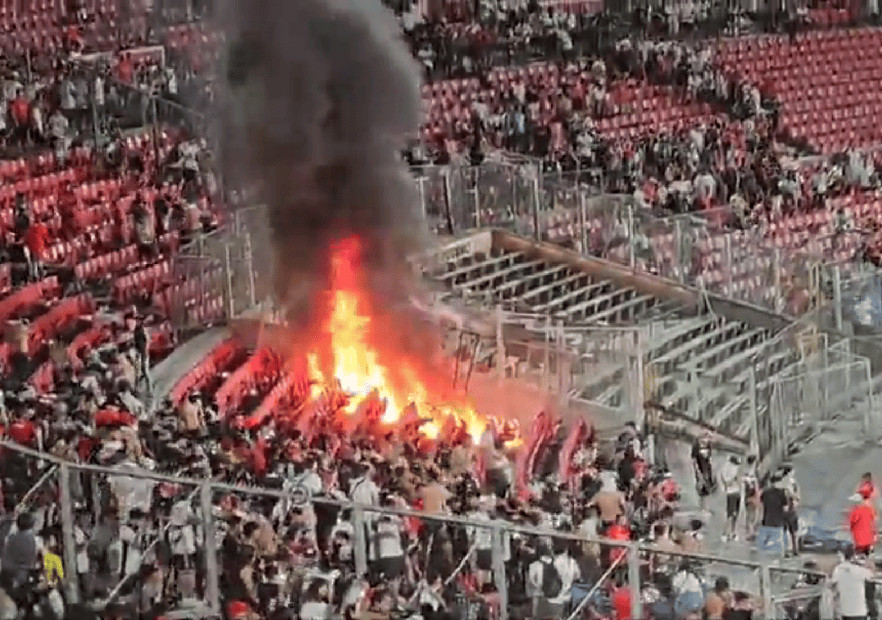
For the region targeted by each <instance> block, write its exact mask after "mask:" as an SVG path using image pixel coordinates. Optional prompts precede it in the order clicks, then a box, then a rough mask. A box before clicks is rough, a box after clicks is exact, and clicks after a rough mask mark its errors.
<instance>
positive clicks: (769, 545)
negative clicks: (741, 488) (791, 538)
mask: <svg viewBox="0 0 882 620" xmlns="http://www.w3.org/2000/svg"><path fill="white" fill-rule="evenodd" d="M771 482H772V483H771V484H770V485H769V486H768V487H767V488H766V489H765V490H764V491H763V493H762V495H761V496H760V502H761V503H762V506H763V520H762V525H760V527H759V529H758V530H757V533H756V546H757V549H759V550H760V551H770V552H772V553H775V554H777V555H783V554H784V551H785V550H786V548H787V546H786V542H785V540H786V539H785V528H786V526H787V510H788V508H789V506H790V499H789V498H788V496H787V491H786V490H785V489H784V488H783V486H782V481H781V478H780V476H777V475H776V476H775V477H774V478H772V481H771Z"/></svg>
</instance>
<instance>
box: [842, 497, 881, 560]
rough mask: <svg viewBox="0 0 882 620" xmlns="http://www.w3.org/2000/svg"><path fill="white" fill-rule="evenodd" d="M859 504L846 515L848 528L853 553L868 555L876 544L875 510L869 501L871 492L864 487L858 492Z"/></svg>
mask: <svg viewBox="0 0 882 620" xmlns="http://www.w3.org/2000/svg"><path fill="white" fill-rule="evenodd" d="M858 493H859V494H860V496H861V501H860V503H859V504H858V505H857V506H855V507H854V508H852V509H851V513H850V514H849V515H848V527H849V529H850V530H851V540H852V542H853V543H854V550H855V553H857V554H860V555H869V554H870V553H871V552H872V551H873V546H874V545H875V544H876V531H877V516H876V508H875V507H874V506H873V503H872V501H871V498H872V490H871V489H870V488H868V487H866V486H864V485H861V488H860V489H859V490H858Z"/></svg>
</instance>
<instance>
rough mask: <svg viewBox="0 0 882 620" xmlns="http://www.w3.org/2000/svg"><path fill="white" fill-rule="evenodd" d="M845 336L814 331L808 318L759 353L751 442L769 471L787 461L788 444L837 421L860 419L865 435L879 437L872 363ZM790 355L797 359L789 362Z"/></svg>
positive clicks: (881, 423)
mask: <svg viewBox="0 0 882 620" xmlns="http://www.w3.org/2000/svg"><path fill="white" fill-rule="evenodd" d="M851 348H852V343H851V341H850V340H849V339H847V338H839V339H835V338H834V337H833V336H831V335H829V334H827V333H822V332H819V331H818V328H817V324H816V322H814V321H813V320H812V319H811V318H806V319H804V320H802V321H797V322H794V323H792V324H791V325H790V326H788V327H787V328H785V329H783V330H781V331H780V332H779V333H778V334H777V335H776V336H775V338H773V339H771V340H769V341H768V342H767V343H766V344H765V346H764V348H763V351H762V354H761V355H760V354H758V356H757V359H756V363H755V366H754V368H755V374H756V376H758V377H761V379H762V380H761V381H758V382H754V384H753V388H754V390H755V402H756V420H755V422H754V437H755V442H754V445H755V447H756V449H757V454H758V456H759V457H760V459H762V460H763V461H764V463H765V464H766V467H764V469H765V470H768V469H769V468H770V467H776V466H777V465H778V464H780V463H781V462H782V461H784V460H786V458H787V457H788V455H789V454H790V451H791V449H792V447H793V444H794V443H796V442H799V441H805V440H807V439H809V438H810V437H811V436H813V435H814V434H816V433H818V432H820V431H822V430H824V429H825V428H826V427H827V426H828V425H830V424H832V423H834V422H836V421H839V420H844V419H847V420H856V421H860V423H861V425H862V429H863V433H864V434H865V436H867V437H878V436H879V433H880V432H882V420H880V419H879V412H878V411H877V410H876V406H875V405H876V400H875V399H876V394H875V388H876V383H875V381H874V375H873V372H872V366H871V362H870V360H869V359H868V358H867V357H864V356H861V355H856V354H855V353H854V352H853V351H852V350H851ZM794 356H796V357H797V359H798V361H797V363H790V362H791V361H792V360H793V358H794Z"/></svg>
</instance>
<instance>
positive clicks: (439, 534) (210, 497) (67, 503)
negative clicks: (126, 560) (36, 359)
mask: <svg viewBox="0 0 882 620" xmlns="http://www.w3.org/2000/svg"><path fill="white" fill-rule="evenodd" d="M2 446H3V448H4V449H6V450H8V451H9V454H10V455H14V456H15V458H17V459H19V461H23V462H24V465H25V467H36V466H37V464H42V466H43V467H46V469H47V470H49V471H48V473H46V474H45V475H46V477H47V478H48V481H47V480H44V481H42V482H41V483H40V484H41V485H48V484H50V482H49V481H51V484H54V485H56V486H57V490H58V500H57V501H58V503H59V505H58V511H57V514H58V521H57V523H47V526H52V525H57V526H59V529H60V531H61V541H60V542H61V556H62V557H63V561H64V566H65V567H66V568H65V571H64V584H63V585H64V588H65V591H66V596H67V600H68V601H69V602H79V601H83V600H85V599H84V596H83V594H84V591H85V589H86V584H85V583H82V581H86V580H91V579H93V578H98V579H101V578H102V577H104V575H103V573H102V571H103V570H105V569H101V568H96V569H95V570H93V571H89V572H82V570H76V569H75V567H77V566H78V559H77V554H78V553H79V552H80V550H81V549H83V547H84V545H83V544H82V543H79V542H78V538H77V534H76V532H77V531H78V530H79V531H80V532H81V533H85V534H87V535H88V533H89V532H88V525H87V522H88V521H90V515H89V512H88V511H84V508H88V507H89V506H88V504H89V503H92V504H93V505H92V506H91V508H92V511H93V514H94V515H95V516H94V519H95V521H96V522H99V521H100V520H101V519H102V518H103V516H102V515H105V514H107V513H106V512H104V511H105V510H106V509H107V507H108V506H115V508H116V512H115V514H114V518H118V520H119V521H118V523H119V527H122V528H128V530H130V531H134V532H135V533H136V536H135V538H134V541H135V542H134V543H132V544H133V545H135V546H134V547H131V548H129V549H128V550H127V552H125V553H124V555H125V554H131V553H135V552H141V551H143V554H142V553H137V554H136V556H135V557H136V560H135V561H134V562H133V564H132V565H131V566H129V568H128V569H127V570H125V569H124V570H123V571H122V572H121V573H120V574H118V575H116V576H115V577H114V579H112V580H111V581H110V582H109V583H107V584H105V585H107V586H109V587H110V591H111V597H110V598H111V599H125V598H132V597H135V598H138V597H140V596H143V595H144V593H145V592H146V591H147V590H149V588H148V587H147V585H148V584H145V583H144V582H141V583H137V582H139V581H141V579H142V577H140V576H139V575H140V574H141V568H140V565H141V564H143V563H147V559H148V555H149V550H151V549H154V548H155V547H156V546H157V544H160V543H161V544H168V541H169V540H172V541H173V542H172V543H171V544H172V545H174V544H177V543H175V542H174V541H175V540H177V538H176V537H175V536H169V535H170V534H175V533H177V532H178V531H179V530H181V529H182V528H188V527H196V528H198V529H199V530H200V531H199V534H200V535H199V536H196V537H195V538H194V541H195V542H194V543H193V546H192V547H191V549H190V550H192V552H193V553H194V554H195V555H197V556H198V557H200V558H201V566H198V567H192V566H191V567H189V568H188V567H187V566H186V564H185V565H184V568H181V562H182V561H184V559H183V557H182V555H183V554H182V552H178V551H176V550H175V547H174V546H172V548H171V552H170V554H171V556H175V557H176V559H175V560H172V559H171V558H170V557H165V558H161V557H160V555H157V556H156V557H155V558H154V559H151V560H150V563H152V564H154V566H160V567H161V568H163V569H167V570H168V571H169V573H171V572H172V571H176V573H175V577H174V583H175V585H174V587H176V588H179V589H183V590H184V591H185V593H191V592H192V593H194V594H195V593H196V592H201V593H202V595H201V596H196V597H195V600H191V601H190V606H189V607H188V608H187V614H186V615H188V616H189V617H208V616H214V615H218V614H219V613H220V610H221V609H222V604H223V602H224V601H223V595H222V590H221V587H220V579H221V576H222V574H223V570H224V569H223V562H221V560H222V559H224V558H220V557H218V550H219V549H221V545H220V542H221V538H220V536H219V521H221V520H223V519H224V514H223V506H225V502H226V501H227V500H228V499H229V498H231V497H238V498H240V499H241V501H242V502H243V503H242V504H240V506H247V505H249V504H251V503H255V504H260V505H262V506H263V508H264V511H265V512H266V513H267V514H269V513H271V512H273V510H274V508H275V507H276V504H277V503H279V502H282V505H281V510H282V512H283V513H286V511H287V510H290V508H292V507H300V508H301V509H307V508H309V509H312V510H315V511H325V512H323V514H333V513H340V511H346V513H347V514H348V515H350V516H349V517H348V523H350V524H351V525H352V532H353V534H354V541H353V549H352V551H353V555H352V558H351V560H348V561H347V563H346V564H347V565H348V567H349V568H348V569H347V570H354V573H355V574H356V575H362V574H367V572H368V571H369V570H371V569H372V566H373V564H372V560H371V555H370V550H371V543H372V538H373V536H374V527H375V526H376V524H377V523H378V522H380V521H381V520H383V519H386V518H393V519H403V520H407V521H408V522H409V523H411V524H412V525H414V526H419V527H422V528H425V529H423V530H422V531H421V533H418V534H414V536H415V538H416V540H415V542H414V545H413V547H412V550H411V551H408V552H407V553H408V558H410V554H411V553H412V554H413V556H414V558H413V559H415V560H419V562H420V563H419V568H418V569H417V570H418V572H419V573H421V576H422V580H428V579H430V577H431V578H435V577H437V578H441V579H442V580H443V581H445V582H446V583H455V582H456V580H457V578H458V577H459V576H461V574H463V573H468V574H479V575H480V574H481V571H483V573H489V574H490V575H489V576H490V578H492V584H493V586H494V588H495V591H494V594H495V595H494V596H490V597H487V598H489V599H492V601H493V602H494V607H495V609H494V611H495V617H497V618H500V619H502V620H505V619H506V618H508V614H509V609H510V608H511V607H512V606H514V605H517V604H524V601H523V600H519V599H516V598H515V596H514V594H515V593H514V592H513V591H512V590H511V584H512V583H513V582H512V581H511V580H510V579H509V574H508V573H507V571H509V570H511V569H512V568H517V566H518V564H519V562H520V559H519V557H518V556H517V554H515V555H512V552H511V545H512V540H515V539H517V540H527V541H533V543H531V544H534V545H535V544H540V545H541V544H542V542H541V541H546V542H548V541H550V542H551V546H552V547H553V548H554V549H556V550H561V549H564V548H569V549H571V553H573V554H574V555H578V554H580V553H589V554H594V553H597V552H599V553H601V555H603V556H605V557H606V556H607V555H610V556H611V557H609V559H608V560H606V562H607V564H606V568H607V569H610V570H607V573H606V574H605V575H604V576H603V577H602V578H601V579H598V580H596V581H595V582H594V583H588V584H584V583H577V584H573V596H572V597H570V598H569V599H568V601H567V602H568V604H569V609H570V610H578V609H579V608H580V604H581V602H582V601H584V598H585V596H584V595H585V593H586V592H589V593H592V594H593V593H594V592H597V591H598V590H597V589H598V588H601V587H603V586H602V583H603V580H604V579H605V578H607V577H609V576H610V575H612V574H613V573H614V572H616V571H614V570H612V568H613V567H612V566H611V564H614V563H620V564H621V565H622V567H623V568H626V571H625V575H626V577H624V578H623V579H621V580H622V581H624V582H625V583H626V584H627V587H628V588H630V596H631V601H632V614H633V617H643V614H642V612H641V604H642V603H641V601H642V596H641V594H642V590H643V585H645V584H643V583H642V582H641V567H642V566H644V565H645V563H646V562H648V561H653V562H655V561H657V560H658V558H657V557H656V556H657V555H662V556H664V557H667V558H683V559H690V560H692V561H693V562H696V563H698V564H700V565H701V566H702V567H703V568H702V570H701V572H702V573H703V575H704V582H705V583H706V584H707V586H710V584H712V583H713V581H714V578H715V577H718V576H726V577H727V578H729V580H730V581H731V582H732V585H733V588H738V589H744V590H748V591H752V593H753V594H754V595H755V596H756V597H757V599H758V600H759V601H761V603H760V613H761V615H762V616H763V617H765V618H781V617H783V610H782V609H780V608H779V607H780V605H781V604H783V603H784V602H786V601H788V600H793V599H794V598H799V597H803V598H805V597H809V596H811V597H815V596H820V595H821V590H822V588H814V589H812V590H811V591H806V589H805V588H803V589H800V590H794V589H793V586H794V584H795V582H796V578H797V576H799V575H806V574H809V575H813V576H815V577H818V578H819V579H823V578H824V575H823V574H821V573H818V572H814V571H807V570H805V569H804V568H800V567H794V568H790V567H787V566H783V565H780V564H778V563H777V562H776V558H774V557H768V558H766V559H764V560H763V561H755V560H748V559H744V560H742V559H737V558H734V557H732V554H731V553H729V554H728V555H727V556H726V557H722V556H717V555H713V554H709V553H690V552H685V551H671V550H669V549H667V548H665V549H664V550H663V551H657V550H656V548H655V547H654V546H653V544H652V543H651V542H648V541H635V542H627V541H621V540H612V539H607V538H598V537H592V536H584V535H580V534H576V533H572V532H564V531H558V530H553V529H545V528H538V527H532V526H527V525H522V524H516V523H511V522H508V521H504V520H501V519H490V520H475V519H469V518H464V517H460V516H456V515H452V514H434V513H426V512H422V511H417V510H411V509H407V508H393V507H383V508H380V507H377V506H373V505H363V504H356V503H353V502H350V501H345V500H334V499H330V498H327V497H310V496H309V494H308V493H306V492H305V491H304V490H303V489H302V488H298V487H293V488H292V487H286V488H283V489H281V490H280V489H270V488H259V487H248V486H240V485H235V484H229V483H225V482H220V481H216V480H212V479H194V478H187V477H183V476H170V475H164V474H158V473H156V472H152V471H148V470H144V469H138V468H134V467H126V468H110V467H100V466H96V465H88V464H81V463H75V462H70V461H66V460H63V459H60V458H57V457H54V456H50V455H47V454H45V453H40V452H36V451H34V450H31V449H28V448H24V447H22V446H19V445H17V444H14V443H10V442H2ZM135 481H140V482H143V483H147V484H149V485H151V488H152V485H159V486H161V487H163V488H167V489H170V490H168V491H167V492H165V493H164V495H165V496H166V497H169V496H170V501H169V503H170V504H171V505H172V506H173V507H172V508H171V509H170V510H167V511H166V510H157V509H155V508H152V509H151V513H152V514H153V515H154V516H158V519H159V520H158V521H157V522H149V523H148V522H145V520H144V518H143V516H142V515H141V514H140V513H138V512H136V511H135V510H134V509H133V507H134V506H133V504H132V503H129V502H127V501H126V497H128V496H126V495H125V493H124V492H119V491H118V489H119V488H120V487H121V486H122V487H124V486H125V485H124V484H122V483H126V482H127V483H128V484H129V485H130V486H132V485H133V483H135ZM114 485H116V486H114ZM86 490H89V491H90V493H85V491H86ZM114 494H116V498H117V500H118V501H117V503H116V504H114V503H113V502H112V501H108V500H109V499H110V498H111V497H112V496H113V495H114ZM31 501H33V500H31ZM83 502H85V504H86V505H83ZM271 506H272V507H271ZM33 507H35V508H37V507H39V506H33ZM84 515H85V518H84ZM84 530H85V531H84ZM480 532H485V533H486V534H481V533H480ZM142 533H143V534H146V535H143V536H142ZM79 540H82V539H81V538H80V539H79ZM442 540H443V541H444V544H443V545H440V542H441V541H442ZM438 546H441V547H444V549H443V550H442V551H439V549H438ZM476 549H481V550H484V551H485V552H489V554H490V558H491V561H490V563H489V565H487V564H485V563H483V562H484V560H480V559H478V558H477V557H476V555H479V554H476V553H475V551H476ZM616 549H621V550H623V552H615V551H614V550H616ZM184 551H188V550H184ZM260 553H262V552H260ZM435 553H438V554H440V555H438V556H432V554H435ZM430 556H431V557H435V559H436V561H437V562H438V563H439V564H440V566H436V565H435V562H432V563H431V564H430V563H426V562H427V561H428V559H429V557H430ZM485 557H486V556H485ZM163 561H164V562H167V566H166V565H164V564H163ZM667 561H668V562H669V561H670V559H669V560H667ZM157 562H159V564H157ZM773 564H774V565H773ZM173 567H174V568H173ZM187 571H193V572H195V574H196V575H197V578H196V581H197V582H195V583H194V582H193V581H190V580H188V578H187ZM296 571H300V577H304V575H306V574H308V572H309V571H308V568H307V569H306V570H304V567H301V568H300V569H296ZM166 578H167V579H169V580H170V579H171V577H170V574H169V575H166ZM429 582H430V583H431V580H430V581H429ZM304 585H305V584H304ZM127 586H135V587H127ZM102 600H103V601H105V602H106V601H107V600H108V597H102ZM87 602H92V603H95V602H96V601H94V600H90V601H87ZM594 602H595V601H594V599H592V601H591V603H592V604H594ZM526 604H527V605H529V604H531V603H530V601H527V602H526ZM527 617H530V616H529V615H527Z"/></svg>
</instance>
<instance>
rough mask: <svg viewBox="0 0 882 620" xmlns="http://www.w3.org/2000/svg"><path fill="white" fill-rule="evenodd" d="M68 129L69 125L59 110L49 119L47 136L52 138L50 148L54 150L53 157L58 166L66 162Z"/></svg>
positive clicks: (68, 143) (68, 145)
mask: <svg viewBox="0 0 882 620" xmlns="http://www.w3.org/2000/svg"><path fill="white" fill-rule="evenodd" d="M69 129H70V123H69V122H68V120H67V117H66V116H65V115H64V114H62V112H61V110H60V109H58V110H55V112H54V113H53V114H52V116H50V117H49V135H50V136H51V138H52V146H53V147H54V148H55V157H56V159H58V163H60V164H64V162H66V161H67V151H68V149H69V148H70V144H71V140H70V137H69V136H68V130H69Z"/></svg>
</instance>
